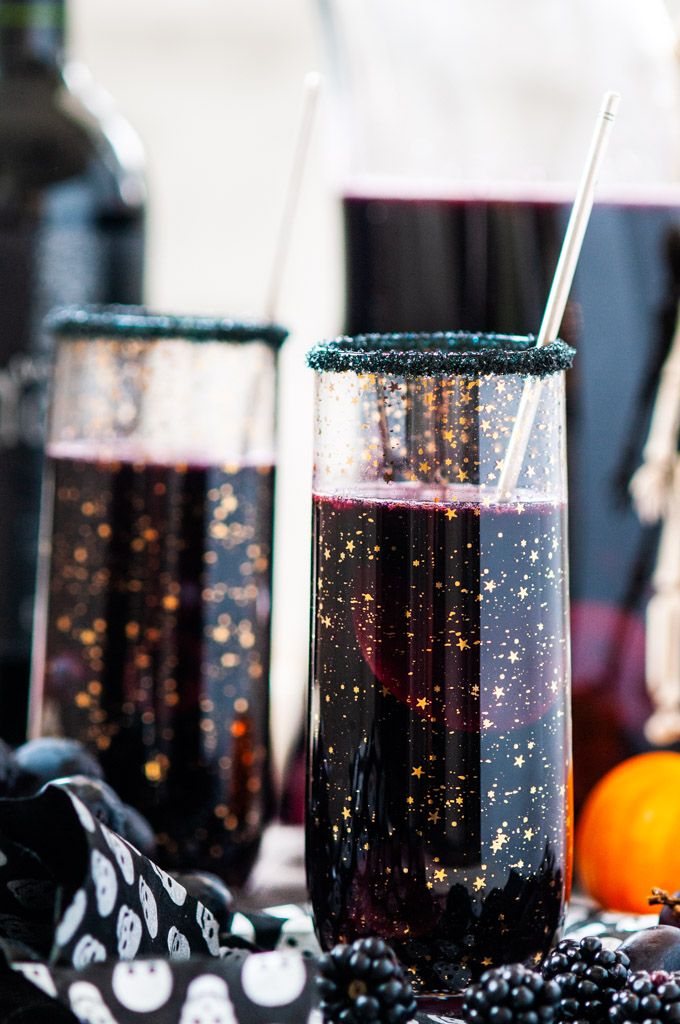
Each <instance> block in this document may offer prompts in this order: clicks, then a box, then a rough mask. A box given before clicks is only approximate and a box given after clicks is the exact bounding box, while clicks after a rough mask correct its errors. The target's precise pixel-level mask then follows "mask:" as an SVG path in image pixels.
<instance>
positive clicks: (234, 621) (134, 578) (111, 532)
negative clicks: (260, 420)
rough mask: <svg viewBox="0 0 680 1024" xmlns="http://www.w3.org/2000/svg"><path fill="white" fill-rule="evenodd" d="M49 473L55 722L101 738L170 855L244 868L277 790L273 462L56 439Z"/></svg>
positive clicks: (106, 761) (51, 726)
mask: <svg viewBox="0 0 680 1024" xmlns="http://www.w3.org/2000/svg"><path fill="white" fill-rule="evenodd" d="M46 481H47V483H46V486H47V488H48V489H49V490H50V491H51V492H52V493H53V515H52V534H51V548H52V556H51V567H50V582H49V599H48V606H47V620H48V629H47V645H46V654H45V689H44V724H45V727H46V728H47V729H48V730H49V731H55V732H58V733H59V734H61V735H66V736H77V737H79V738H80V739H81V740H83V741H84V742H87V743H88V745H90V746H91V747H92V748H93V749H94V750H95V751H96V752H97V753H98V755H99V757H100V759H101V762H102V765H103V767H104V770H105V774H106V778H107V780H108V781H109V782H110V783H111V784H112V785H113V786H114V787H115V788H116V790H117V791H118V792H119V793H120V794H121V796H122V797H124V799H125V800H127V801H129V802H131V803H133V804H134V805H135V806H136V807H137V808H138V809H139V810H141V811H143V813H144V814H145V815H146V816H147V817H148V818H149V820H150V821H151V822H152V824H153V825H154V827H155V829H156V832H157V834H158V836H159V839H160V843H161V848H162V855H163V857H164V858H165V861H166V862H167V863H168V864H171V865H173V866H189V865H199V866H201V867H203V868H211V869H212V870H215V869H217V870H219V871H221V872H222V873H224V874H227V875H229V876H231V877H235V878H238V877H241V876H245V874H247V870H248V868H249V867H250V864H251V862H252V859H253V857H254V854H255V852H256V850H257V845H258V841H259V835H260V830H261V827H262V822H263V818H264V812H265V807H266V804H267V800H268V796H269V794H268V763H267V736H266V722H267V704H268V686H267V683H268V674H269V608H270V578H271V541H272V537H271V533H272V496H273V469H272V467H271V466H200V465H177V464H173V465H161V464H157V463H156V464H154V463H144V462H143V461H139V462H135V461H133V460H132V459H130V458H128V459H121V460H119V461H103V460H90V459H87V458H84V457H82V455H77V456H75V457H74V455H73V454H72V453H69V452H68V451H63V450H61V451H55V450H53V451H52V452H50V453H49V458H48V465H47V471H46ZM218 709H219V710H218ZM227 841H228V842H227Z"/></svg>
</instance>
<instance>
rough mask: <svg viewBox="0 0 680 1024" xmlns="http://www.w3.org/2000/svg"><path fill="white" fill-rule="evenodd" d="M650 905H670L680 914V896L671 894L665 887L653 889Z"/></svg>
mask: <svg viewBox="0 0 680 1024" xmlns="http://www.w3.org/2000/svg"><path fill="white" fill-rule="evenodd" d="M647 902H648V903H649V905H650V907H658V906H661V905H662V906H664V907H670V909H671V910H673V911H674V912H675V913H676V914H678V915H680V897H678V896H671V895H670V894H669V893H667V892H666V890H665V889H652V895H651V896H650V897H649V899H648V900H647Z"/></svg>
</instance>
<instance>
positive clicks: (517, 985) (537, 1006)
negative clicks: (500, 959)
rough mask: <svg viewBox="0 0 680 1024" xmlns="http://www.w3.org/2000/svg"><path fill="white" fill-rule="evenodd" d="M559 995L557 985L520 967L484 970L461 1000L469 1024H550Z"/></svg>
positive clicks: (519, 965) (555, 1014) (528, 969)
mask: <svg viewBox="0 0 680 1024" xmlns="http://www.w3.org/2000/svg"><path fill="white" fill-rule="evenodd" d="M561 995H562V992H561V990H560V987H559V985H558V984H557V982H554V981H548V980H546V979H545V978H544V977H543V976H542V975H541V974H539V973H538V971H533V970H531V968H529V967H523V966H522V965H521V964H513V965H511V966H510V967H497V968H495V970H491V971H486V972H485V973H484V974H483V975H482V976H481V978H480V980H479V982H478V984H476V985H470V987H469V988H467V989H466V990H465V996H464V998H463V1016H464V1018H465V1020H466V1021H469V1022H470V1024H486V1022H487V1021H488V1022H490V1024H552V1022H553V1021H557V1020H558V1019H559V1018H558V1016H557V1007H558V1005H559V1002H560V997H561Z"/></svg>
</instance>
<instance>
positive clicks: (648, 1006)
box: [609, 971, 680, 1024]
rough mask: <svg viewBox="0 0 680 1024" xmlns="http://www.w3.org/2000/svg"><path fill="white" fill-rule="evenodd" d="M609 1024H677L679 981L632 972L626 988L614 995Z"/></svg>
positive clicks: (654, 973)
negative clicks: (645, 1022) (645, 1023)
mask: <svg viewBox="0 0 680 1024" xmlns="http://www.w3.org/2000/svg"><path fill="white" fill-rule="evenodd" d="M609 1020H610V1022H611V1024H638V1022H640V1024H642V1021H649V1024H665V1022H667V1024H678V1022H680V979H679V978H678V976H677V975H675V976H674V975H672V974H668V973H667V972H666V971H652V972H651V973H647V971H635V973H632V974H630V975H629V977H628V982H627V984H626V987H625V988H624V989H622V990H621V991H620V992H615V993H614V995H613V997H612V1005H611V1007H610V1010H609Z"/></svg>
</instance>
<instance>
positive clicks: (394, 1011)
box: [317, 939, 416, 1024]
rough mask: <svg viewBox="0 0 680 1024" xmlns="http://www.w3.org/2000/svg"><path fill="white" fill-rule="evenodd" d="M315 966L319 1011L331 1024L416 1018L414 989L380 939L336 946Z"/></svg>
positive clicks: (389, 1023) (395, 1023)
mask: <svg viewBox="0 0 680 1024" xmlns="http://www.w3.org/2000/svg"><path fill="white" fill-rule="evenodd" d="M317 965H318V977H317V986H318V989H319V993H320V995H321V1002H320V1009H321V1012H322V1014H323V1016H324V1019H325V1020H328V1021H331V1022H332V1024H364V1022H373V1021H375V1022H379V1024H405V1022H406V1021H408V1020H410V1019H411V1018H412V1017H413V1016H414V1015H415V1012H416V1001H415V998H414V996H413V989H412V988H411V986H410V984H409V983H408V982H407V981H406V978H405V977H404V972H403V970H402V968H401V967H400V966H399V963H398V962H397V958H396V956H395V955H394V953H393V951H392V950H391V949H390V947H389V946H388V945H387V943H386V942H383V940H382V939H357V941H356V942H353V943H352V945H351V946H346V945H339V946H336V947H335V948H334V949H332V950H331V952H330V953H324V954H323V955H322V956H320V957H319V959H318V961H317Z"/></svg>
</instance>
